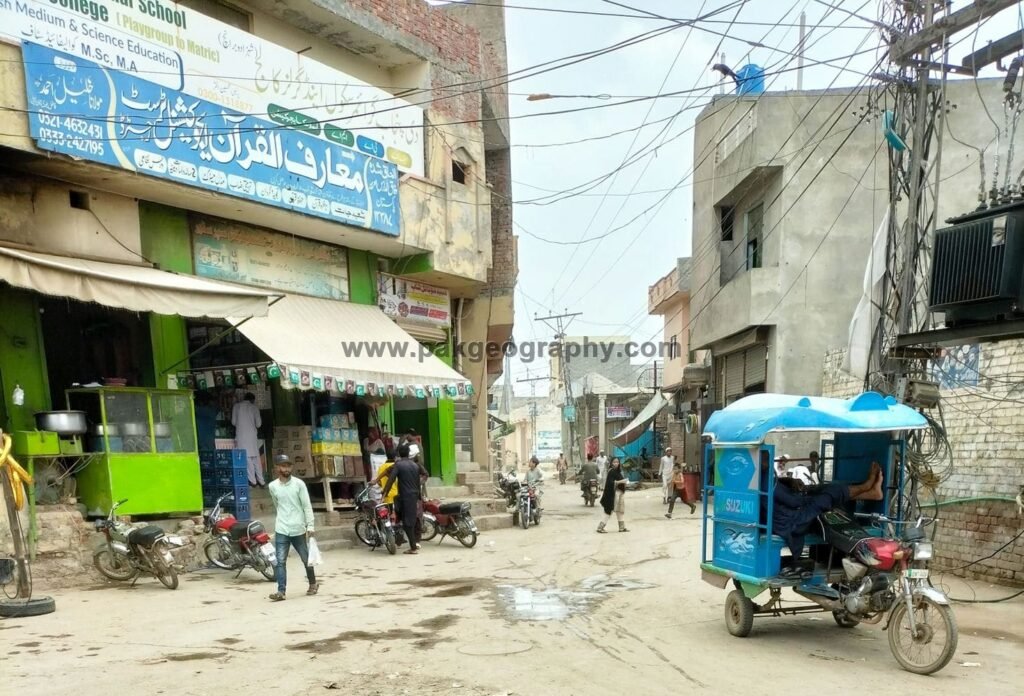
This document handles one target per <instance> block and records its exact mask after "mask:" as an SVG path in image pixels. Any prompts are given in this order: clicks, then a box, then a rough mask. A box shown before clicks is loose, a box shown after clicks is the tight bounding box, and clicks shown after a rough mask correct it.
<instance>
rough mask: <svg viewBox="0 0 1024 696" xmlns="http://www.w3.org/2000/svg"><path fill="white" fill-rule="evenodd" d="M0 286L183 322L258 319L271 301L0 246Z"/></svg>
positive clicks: (233, 289)
mask: <svg viewBox="0 0 1024 696" xmlns="http://www.w3.org/2000/svg"><path fill="white" fill-rule="evenodd" d="M0 281H3V282H7V283H10V284H11V285H15V286H17V287H19V288H25V289H28V290H35V291H36V292H39V293H42V294H44V295H52V296H55V297H70V298H73V299H76V300H80V301H82V302H95V303H96V304H101V305H104V306H107V307H115V308H117V309H127V310H130V311H133V312H154V313H156V314H168V315H171V314H177V315H179V316H183V317H212V318H217V319H223V318H226V317H229V316H235V317H237V316H254V317H262V316H266V314H267V303H268V300H269V299H270V298H271V297H273V296H274V294H273V293H267V292H264V291H262V290H255V289H249V288H243V287H239V286H236V285H230V284H228V283H219V282H216V281H212V280H204V279H202V278H196V277H194V276H189V275H179V274H177V273H171V272H169V271H161V270H159V269H156V268H151V267H149V266H133V265H130V264H126V263H112V262H109V261H92V260H87V259H76V258H69V257H64V256H54V255H53V254H44V253H41V252H37V251H24V250H22V249H14V248H11V247H5V246H0Z"/></svg>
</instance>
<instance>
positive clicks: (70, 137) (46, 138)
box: [39, 128, 104, 155]
mask: <svg viewBox="0 0 1024 696" xmlns="http://www.w3.org/2000/svg"><path fill="white" fill-rule="evenodd" d="M39 140H40V141H41V142H43V143H46V144H47V145H51V146H53V147H55V148H60V149H61V150H76V151H78V152H81V153H84V154H87V155H102V154H103V153H104V147H103V143H101V142H98V141H96V140H85V139H83V138H82V137H81V136H79V135H75V134H70V133H65V132H64V131H59V130H53V129H52V128H40V129H39Z"/></svg>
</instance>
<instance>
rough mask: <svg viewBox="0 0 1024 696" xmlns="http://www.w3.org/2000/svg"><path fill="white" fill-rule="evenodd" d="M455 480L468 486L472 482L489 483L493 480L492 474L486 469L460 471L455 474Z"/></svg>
mask: <svg viewBox="0 0 1024 696" xmlns="http://www.w3.org/2000/svg"><path fill="white" fill-rule="evenodd" d="M455 480H456V481H458V483H459V485H461V486H468V485H469V484H471V483H487V484H489V483H490V482H491V476H490V474H488V473H487V472H486V471H466V472H459V473H457V474H456V475H455Z"/></svg>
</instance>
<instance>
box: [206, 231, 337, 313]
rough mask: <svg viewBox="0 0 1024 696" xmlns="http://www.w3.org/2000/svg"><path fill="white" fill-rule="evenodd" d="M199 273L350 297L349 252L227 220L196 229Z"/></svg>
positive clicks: (285, 289) (292, 290) (291, 290)
mask: <svg viewBox="0 0 1024 696" xmlns="http://www.w3.org/2000/svg"><path fill="white" fill-rule="evenodd" d="M192 251H193V259H194V262H195V269H196V275H199V276H203V277H205V278H213V279H215V280H226V281H229V282H232V283H242V284H245V285H256V286H259V287H264V288H271V289H273V290H281V291H282V292H287V293H292V294H298V295H312V296H313V297H323V298H326V299H329V300H346V301H347V300H348V299H349V285H348V250H347V249H345V248H344V247H337V246H333V245H331V244H324V243H322V242H314V241H312V240H308V239H303V238H301V237H291V236H286V235H283V234H275V233H273V232H268V231H264V230H257V229H253V228H251V227H245V228H243V227H242V226H240V225H234V224H232V223H229V222H221V221H207V220H199V221H198V222H196V223H195V225H194V227H193V230H192Z"/></svg>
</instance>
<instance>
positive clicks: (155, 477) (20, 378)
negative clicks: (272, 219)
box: [0, 192, 473, 515]
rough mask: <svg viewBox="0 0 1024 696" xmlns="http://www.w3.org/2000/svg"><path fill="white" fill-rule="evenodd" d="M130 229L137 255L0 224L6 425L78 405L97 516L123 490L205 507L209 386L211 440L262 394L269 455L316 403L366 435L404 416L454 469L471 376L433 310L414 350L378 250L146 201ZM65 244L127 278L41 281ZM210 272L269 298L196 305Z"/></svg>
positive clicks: (247, 294) (160, 504) (94, 265)
mask: <svg viewBox="0 0 1024 696" xmlns="http://www.w3.org/2000/svg"><path fill="white" fill-rule="evenodd" d="M72 195H73V192H72ZM77 232H78V231H77V230H76V228H75V227H74V226H71V225H69V226H68V229H67V230H66V234H68V235H74V234H76V233H77ZM117 232H118V231H117V230H114V231H113V234H112V235H111V236H114V235H116V233H117ZM129 236H130V235H129ZM138 240H139V251H138V254H137V255H138V256H139V257H140V261H139V262H138V263H135V264H126V263H119V262H117V263H115V262H105V261H104V260H103V259H102V258H101V255H100V256H97V257H93V256H91V255H89V254H80V255H78V257H77V258H76V255H75V254H72V253H68V251H67V249H66V248H60V249H59V250H54V249H48V248H46V247H47V245H46V244H45V242H44V243H38V240H25V239H24V236H23V235H22V236H19V234H18V231H17V230H13V229H4V228H3V227H0V268H4V267H6V268H7V269H8V271H9V273H7V274H5V275H0V429H3V430H4V431H6V432H14V433H22V436H21V438H20V441H21V442H22V443H24V444H23V447H24V448H27V449H31V448H32V447H33V445H32V444H31V443H30V441H31V440H32V436H31V435H29V433H32V432H33V431H35V430H36V422H35V414H36V413H38V412H43V411H51V410H61V409H66V408H73V409H76V410H85V411H86V412H87V415H88V418H89V421H90V423H89V431H88V433H87V434H86V435H85V436H83V437H82V438H81V442H80V443H78V445H77V446H78V447H79V449H80V451H81V452H82V453H84V454H89V453H92V455H93V456H92V457H91V458H90V457H85V458H82V457H79V458H77V459H74V470H73V471H69V467H68V466H65V467H64V469H63V471H62V473H63V475H67V474H68V473H71V474H72V475H73V478H74V479H75V480H76V481H77V489H76V490H75V495H76V496H77V498H78V499H79V502H81V503H84V504H85V506H86V508H87V510H88V512H89V513H92V514H100V513H105V512H106V511H107V510H108V509H109V505H110V503H111V502H112V501H113V500H116V499H118V498H119V497H128V498H130V499H131V502H129V503H128V504H126V505H125V506H124V508H123V509H124V512H125V513H127V514H152V515H159V514H173V513H189V512H196V511H198V510H200V509H201V507H202V493H201V483H200V473H199V458H198V451H199V450H200V449H201V448H205V447H208V446H209V443H208V442H206V443H205V444H204V441H201V440H203V436H202V433H201V432H200V431H199V430H198V429H197V428H196V419H195V413H194V403H193V395H195V396H199V395H200V394H207V395H209V396H212V397H213V398H212V399H211V398H206V397H199V399H198V401H201V402H203V404H204V405H206V406H209V405H210V404H211V403H212V405H213V407H214V408H215V409H216V410H217V412H218V416H217V422H216V425H215V432H214V438H215V440H217V442H216V443H215V444H214V446H223V445H224V444H225V443H227V445H228V446H230V440H231V438H232V437H233V435H232V433H231V432H230V426H229V423H228V421H229V420H230V403H231V401H232V400H233V399H234V400H237V399H238V398H239V395H240V394H242V392H252V393H254V394H255V395H256V396H257V405H258V407H259V408H260V411H261V419H262V428H261V431H260V437H261V438H262V440H261V444H262V445H263V448H262V449H263V452H264V454H265V456H264V457H263V459H262V462H261V465H262V466H264V467H266V466H267V461H268V460H270V459H272V452H273V451H274V449H275V446H274V442H273V440H274V438H275V433H278V432H281V429H282V428H285V429H287V428H289V427H296V428H301V427H303V426H305V427H315V426H317V422H316V421H315V419H316V417H317V414H318V413H322V412H335V411H341V412H356V415H357V418H356V420H357V424H358V426H359V427H358V430H359V439H360V442H363V441H364V440H365V438H366V436H367V435H368V434H369V432H370V429H371V428H373V427H381V428H383V427H386V428H387V429H388V430H389V431H390V432H391V433H396V434H400V433H404V432H406V431H408V430H410V429H414V430H416V432H417V434H418V435H419V436H420V438H421V440H422V443H423V447H422V452H423V463H424V464H425V466H426V467H427V469H428V471H429V472H430V474H431V476H432V477H434V478H437V479H439V480H441V481H443V482H444V483H445V484H448V485H452V484H454V482H455V478H456V458H455V424H454V420H455V418H454V400H455V399H458V398H460V397H462V396H465V395H467V394H472V393H473V388H472V385H470V384H469V383H468V382H467V381H466V380H465V378H464V377H462V376H461V375H459V374H458V373H457V372H456V371H455V370H454V369H452V366H451V356H452V350H451V326H450V325H449V326H448V327H447V328H446V329H442V330H440V331H439V330H438V327H437V325H436V322H435V324H434V326H433V327H432V328H431V330H430V331H425V332H424V333H423V336H422V337H423V338H425V339H426V341H425V342H424V343H425V344H426V345H425V347H426V348H427V349H429V350H422V349H420V346H421V343H420V342H418V341H417V340H416V339H415V338H413V337H412V336H411V335H410V333H409V332H408V331H406V330H405V329H403V328H402V326H400V324H401V323H402V322H396V321H395V320H393V319H392V318H391V317H390V316H388V315H387V314H385V312H384V311H382V310H381V308H379V307H378V303H379V297H378V293H379V290H380V288H381V287H383V285H381V283H380V277H379V271H380V270H381V267H382V266H384V267H385V268H386V267H387V264H386V263H384V262H382V260H381V259H379V258H378V257H377V256H376V255H375V254H373V253H370V252H367V251H361V250H356V249H349V248H344V247H340V246H333V245H329V244H325V243H323V242H318V241H312V240H308V239H304V238H299V237H295V236H292V235H287V234H281V233H278V232H275V231H272V230H267V229H262V228H258V227H255V226H252V225H247V224H242V223H237V222H233V221H227V220H223V219H219V218H214V217H208V216H202V215H197V214H194V213H190V212H188V211H185V210H181V209H176V208H170V207H166V206H162V205H157V204H151V203H147V202H142V201H139V202H138ZM26 241H28V242H29V243H27V244H26ZM33 242H36V243H33ZM5 250H6V251H7V252H8V254H7V255H6V256H5V255H4V251H5ZM49 253H52V254H53V256H52V257H51V256H48V254H49ZM25 258H29V261H25ZM55 259H56V260H55ZM60 259H67V260H74V261H77V262H79V263H81V264H82V265H84V266H88V268H89V271H90V272H92V273H95V274H96V275H95V276H94V279H95V278H98V279H99V280H100V281H104V282H107V281H109V282H110V283H114V284H115V286H116V284H118V283H119V284H120V287H122V288H123V292H121V293H114V294H111V293H109V292H108V293H106V294H102V293H100V294H98V295H94V294H91V293H89V292H83V291H82V290H81V289H82V288H84V287H88V285H89V280H88V279H86V280H82V279H76V278H74V277H70V278H62V281H61V282H60V283H57V285H54V284H53V283H50V282H48V280H52V279H53V277H55V275H54V274H56V275H61V274H63V275H64V276H74V269H71V270H69V269H67V268H64V267H63V266H62V265H61V264H60V263H59V261H60ZM49 262H52V263H51V265H50V266H48V265H47V263H49ZM32 263H35V264H36V266H37V267H35V268H30V267H29V266H31V265H32ZM3 264H6V266H3ZM140 269H142V270H145V271H146V272H147V273H161V274H164V275H165V276H167V277H168V278H169V279H171V281H172V282H169V283H168V285H169V288H168V289H167V290H166V291H165V290H162V289H161V288H159V287H156V288H155V287H153V286H134V285H133V279H134V278H136V276H137V275H138V274H139V273H142V270H140ZM155 269H159V270H155ZM48 274H49V275H48ZM40 279H42V280H40ZM190 280H191V281H194V282H195V283H197V284H198V283H205V284H207V285H208V286H209V287H207V286H206V285H204V286H203V287H191V286H190V285H189V282H190ZM214 285H216V286H217V287H218V288H220V290H222V291H223V292H224V293H225V294H226V296H227V297H229V299H230V298H231V297H232V293H238V294H241V295H242V297H241V299H240V300H239V304H238V306H239V307H244V306H252V305H251V303H252V301H254V300H256V299H259V298H262V300H263V301H265V302H266V309H265V311H264V312H257V313H254V314H252V315H250V314H247V313H244V312H242V313H239V314H238V315H228V314H226V313H223V312H222V313H221V314H219V315H216V316H212V317H211V316H207V315H201V314H197V312H196V311H194V308H193V307H191V306H190V297H195V298H199V299H204V300H205V299H209V295H210V294H216V292H217V291H218V290H217V288H214V289H213V290H211V289H210V288H211V287H213V286H214ZM55 287H59V288H61V289H60V290H55V289H54V288H55ZM190 293H191V294H190ZM204 293H205V295H204ZM111 298H113V299H111ZM235 299H238V298H235ZM197 301H198V299H197ZM246 303H249V304H246ZM169 305H173V306H169ZM225 306H230V302H229V303H228V304H227V305H225ZM261 314H262V315H265V316H260V315H261ZM406 328H408V326H406ZM414 333H415V332H414ZM427 341H429V343H427ZM342 344H345V345H342ZM372 345H378V346H381V345H382V346H383V349H382V348H379V347H378V348H376V349H375V350H376V353H377V354H375V355H367V354H360V355H355V354H354V353H355V351H354V350H353V346H356V347H358V346H362V350H363V351H364V352H366V351H368V349H369V348H370V347H371V346H372ZM396 353H403V354H402V355H396ZM218 405H219V406H220V408H217V406H218ZM122 408H124V409H128V410H129V411H131V412H132V413H134V414H136V415H133V416H131V419H132V422H134V421H143V420H144V422H145V424H146V432H145V434H144V435H142V436H132V435H128V434H126V433H122V432H119V431H118V427H117V426H118V423H117V422H115V419H114V417H113V416H112V410H113V412H117V409H122ZM138 414H143V415H142V416H140V415H138ZM162 428H163V429H165V430H166V432H161V429H162ZM121 430H125V428H124V427H123V423H122V424H121ZM112 433H117V435H116V436H114V435H112ZM132 437H136V439H134V440H132V439H131V438H132ZM36 439H38V438H36ZM115 439H116V440H117V441H116V442H115V441H114V440H115ZM126 450H128V451H126ZM19 454H22V456H23V457H24V456H26V455H33V454H39V453H38V452H22V453H19ZM364 454H365V453H364ZM30 458H31V457H30ZM56 459H59V458H55V461H56ZM364 459H365V457H364ZM55 465H56V466H58V467H59V462H58V463H57V464H55ZM58 471H60V469H59V468H58ZM349 473H351V472H349ZM358 473H359V474H360V475H361V477H362V478H364V479H365V473H367V472H364V471H360V472H358ZM319 475H320V472H319V471H318V472H317V473H316V474H314V476H319ZM316 490H317V487H315V486H311V492H315V491H316ZM324 490H325V493H324V495H325V496H328V497H329V496H331V493H330V487H329V486H327V487H325V488H324ZM53 493H54V492H53V491H48V492H47V491H42V490H40V489H38V488H37V490H36V496H35V497H37V498H40V500H41V501H42V502H47V501H46V500H43V497H45V494H51V495H52V494H53ZM66 493H67V491H66V490H65V495H66ZM328 507H330V503H329V501H328Z"/></svg>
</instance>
